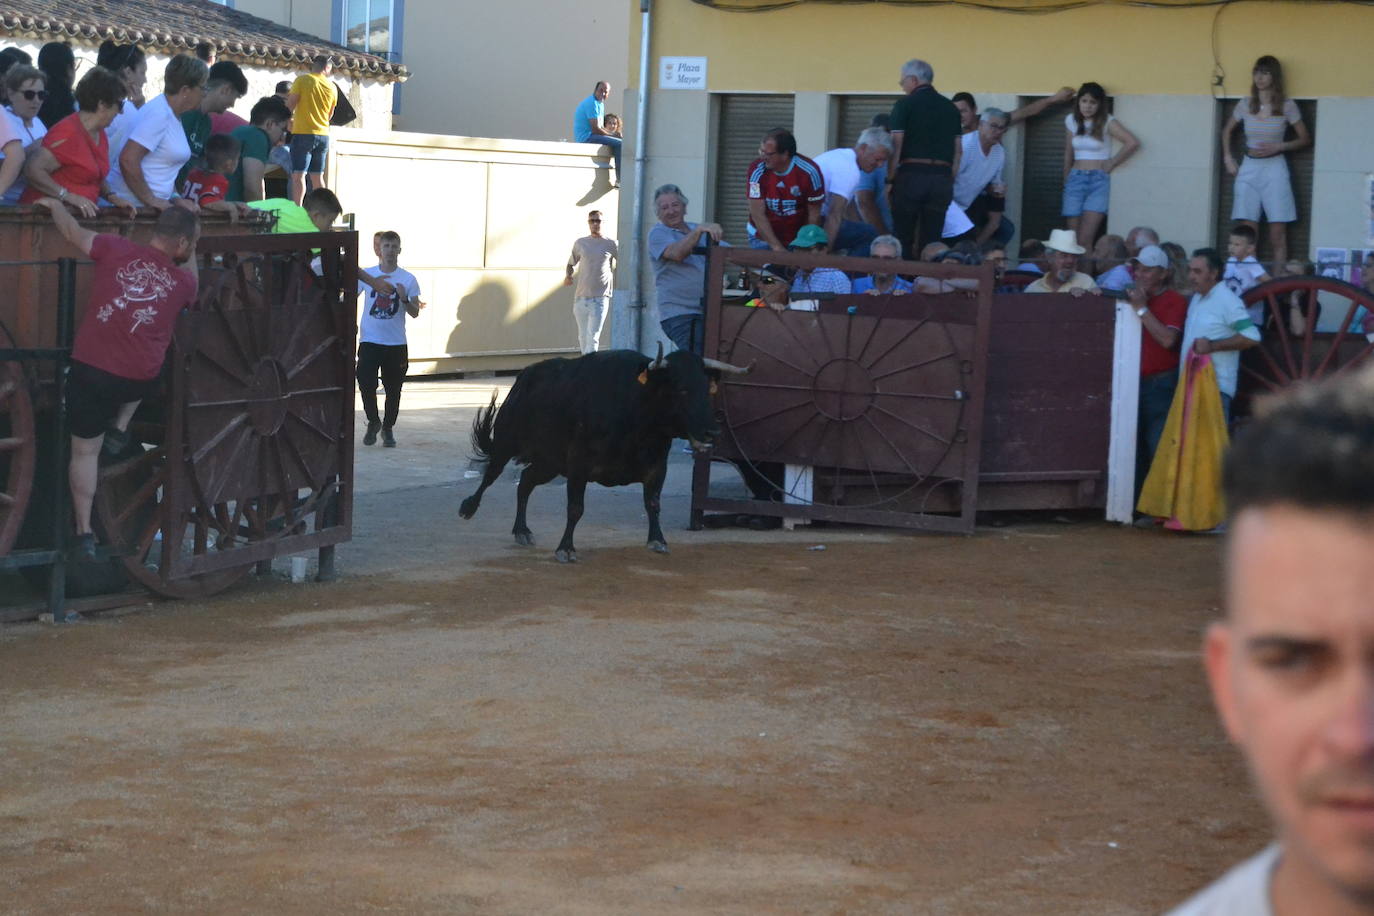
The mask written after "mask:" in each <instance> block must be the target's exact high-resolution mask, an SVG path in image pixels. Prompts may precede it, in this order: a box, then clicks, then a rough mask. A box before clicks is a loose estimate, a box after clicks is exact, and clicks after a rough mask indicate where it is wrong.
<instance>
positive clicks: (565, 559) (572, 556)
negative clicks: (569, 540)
mask: <svg viewBox="0 0 1374 916" xmlns="http://www.w3.org/2000/svg"><path fill="white" fill-rule="evenodd" d="M553 555H554V558H555V559H557V560H558V562H560V563H576V562H577V551H576V550H555V551H554V553H553Z"/></svg>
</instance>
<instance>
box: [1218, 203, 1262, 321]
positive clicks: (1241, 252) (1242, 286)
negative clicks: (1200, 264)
mask: <svg viewBox="0 0 1374 916" xmlns="http://www.w3.org/2000/svg"><path fill="white" fill-rule="evenodd" d="M1255 241H1256V235H1255V229H1254V227H1253V226H1247V225H1245V224H1244V223H1237V224H1236V225H1235V226H1233V227H1232V228H1231V236H1230V238H1228V239H1227V241H1226V250H1227V252H1228V253H1229V254H1230V255H1231V257H1230V259H1229V260H1228V261H1227V262H1226V273H1225V274H1224V275H1223V276H1222V281H1221V282H1223V283H1225V284H1226V288H1227V289H1229V290H1230V291H1231V292H1233V293H1235V294H1236V295H1237V296H1244V295H1245V291H1246V290H1248V289H1251V288H1253V287H1256V286H1259V285H1260V284H1261V283H1264V282H1266V281H1268V280H1269V279H1270V277H1269V274H1267V273H1265V272H1264V265H1263V264H1261V263H1260V262H1259V261H1258V260H1257V259H1256V258H1255ZM1246 311H1247V312H1249V313H1250V320H1251V321H1253V322H1254V323H1255V327H1259V326H1260V324H1261V323H1262V319H1263V317H1264V304H1263V303H1256V304H1254V305H1250V306H1247V307H1246Z"/></svg>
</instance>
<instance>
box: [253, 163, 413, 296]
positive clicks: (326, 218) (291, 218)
mask: <svg viewBox="0 0 1374 916" xmlns="http://www.w3.org/2000/svg"><path fill="white" fill-rule="evenodd" d="M248 206H249V207H250V208H251V209H253V210H261V211H262V212H264V213H273V214H276V217H277V223H276V225H275V226H273V227H272V232H273V233H279V234H280V233H291V232H329V231H330V230H331V229H333V228H334V221H335V220H336V219H338V218H339V216H340V215H341V214H342V213H343V204H341V203H339V198H337V197H335V196H334V192H333V191H331V190H329V189H328V188H315V189H314V190H312V191H307V192H306V195H305V198H304V199H303V200H301V202H300V203H299V204H297V203H296V202H295V201H292V200H287V199H286V198H285V197H273V198H271V199H269V200H254V201H250V202H249V203H248ZM315 253H316V254H319V251H318V250H317V251H316V252H315ZM358 282H359V283H362V284H363V285H364V286H368V287H370V288H371V289H372V290H374V291H375V292H376V293H377V294H378V295H380V296H390V295H392V294H394V293H395V292H396V287H395V286H393V285H392V284H391V282H390V281H389V280H386V279H384V278H382V277H371V276H368V275H367V273H366V272H364V271H361V270H360V271H358Z"/></svg>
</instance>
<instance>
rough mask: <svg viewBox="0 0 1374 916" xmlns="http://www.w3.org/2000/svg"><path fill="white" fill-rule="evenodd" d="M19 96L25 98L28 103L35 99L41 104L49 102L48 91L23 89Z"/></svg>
mask: <svg viewBox="0 0 1374 916" xmlns="http://www.w3.org/2000/svg"><path fill="white" fill-rule="evenodd" d="M19 94H20V95H22V96H23V97H24V100H25V101H26V102H32V101H33V100H34V99H38V101H40V102H46V101H47V100H48V90H46V89H21V90H19Z"/></svg>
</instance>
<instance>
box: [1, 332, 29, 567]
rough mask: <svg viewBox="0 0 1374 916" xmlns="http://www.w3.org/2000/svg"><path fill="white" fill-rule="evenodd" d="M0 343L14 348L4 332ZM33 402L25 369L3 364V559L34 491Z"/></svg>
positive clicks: (22, 519) (17, 533)
mask: <svg viewBox="0 0 1374 916" xmlns="http://www.w3.org/2000/svg"><path fill="white" fill-rule="evenodd" d="M0 343H4V344H5V345H11V344H12V341H10V340H9V338H8V335H6V334H5V333H4V332H3V331H0ZM35 448H36V439H35V436H34V424H33V400H32V398H31V396H30V394H29V381H28V378H27V377H26V376H25V375H24V370H23V367H22V366H20V364H19V363H16V362H5V363H0V557H2V556H4V555H5V554H7V553H9V552H10V548H11V547H13V546H14V539H15V538H16V537H18V535H19V529H20V527H21V526H22V525H23V522H24V511H25V509H27V508H28V504H29V494H30V493H31V492H32V490H33V462H34V451H35Z"/></svg>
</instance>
